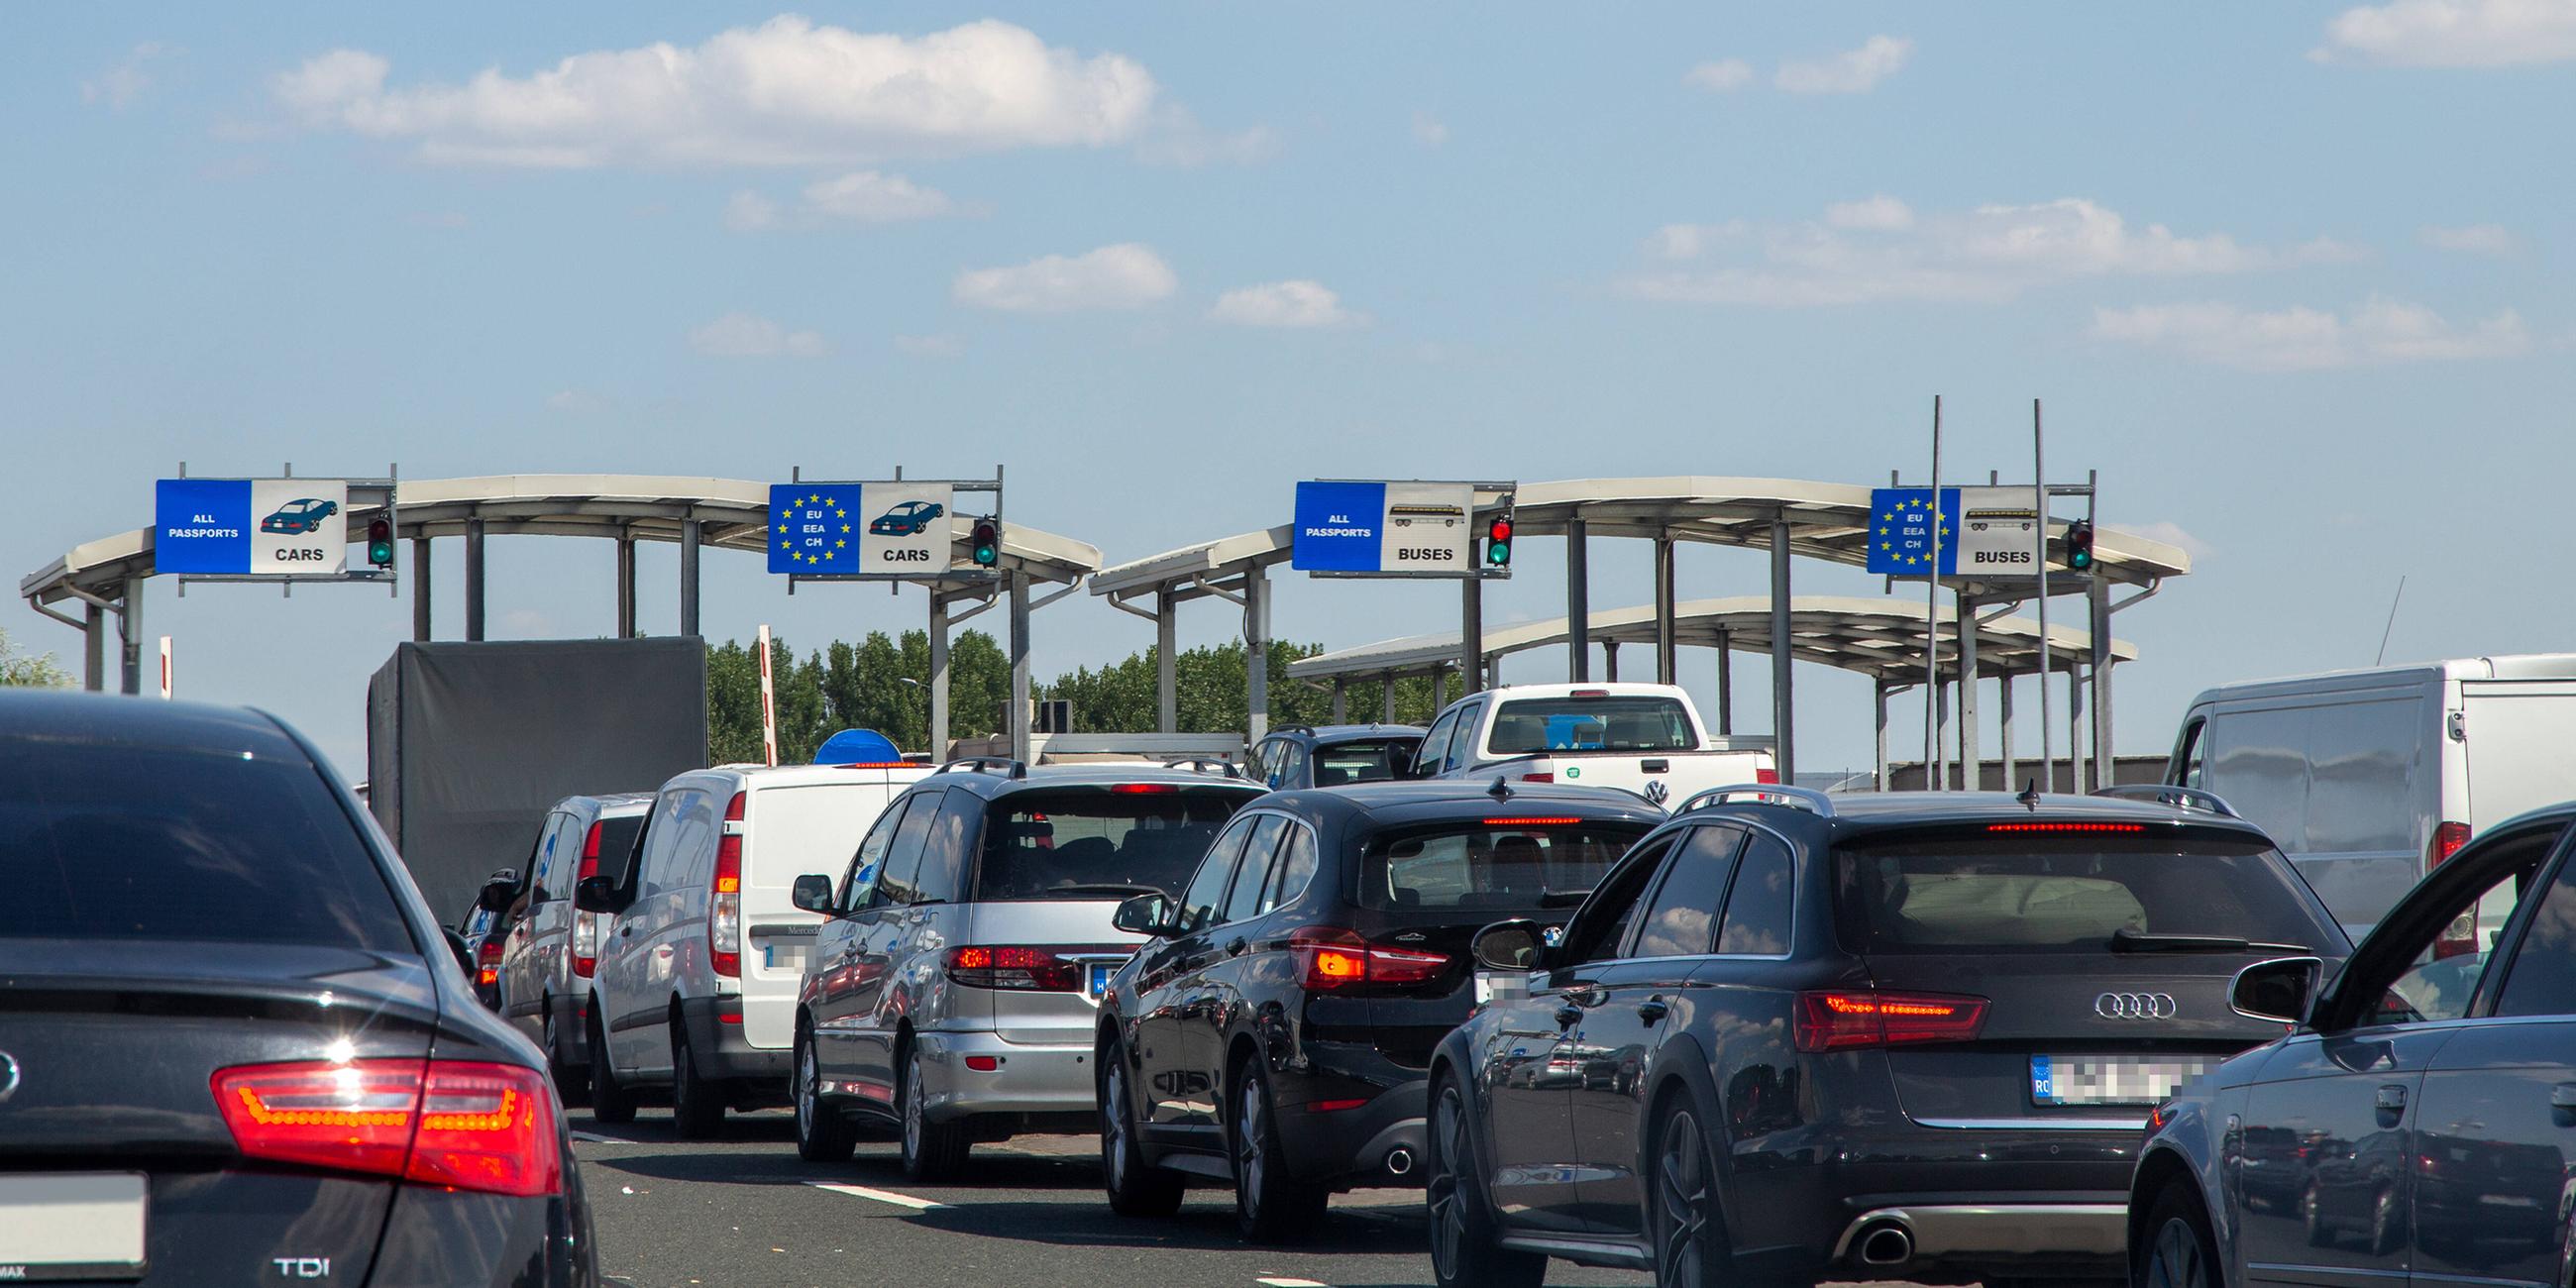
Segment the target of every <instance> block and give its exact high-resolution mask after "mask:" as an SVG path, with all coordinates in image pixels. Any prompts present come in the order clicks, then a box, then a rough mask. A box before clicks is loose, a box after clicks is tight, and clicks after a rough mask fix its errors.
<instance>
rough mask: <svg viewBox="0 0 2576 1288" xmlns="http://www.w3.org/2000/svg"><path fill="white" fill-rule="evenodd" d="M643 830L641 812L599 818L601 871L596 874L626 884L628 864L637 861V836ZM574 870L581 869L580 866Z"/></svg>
mask: <svg viewBox="0 0 2576 1288" xmlns="http://www.w3.org/2000/svg"><path fill="white" fill-rule="evenodd" d="M643 830H644V816H643V815H641V814H629V815H627V816H626V817H624V818H604V819H601V820H599V871H598V872H597V873H596V874H595V875H598V876H603V877H606V878H608V879H609V880H610V881H612V882H615V883H617V884H619V885H624V884H625V883H626V865H627V864H629V863H632V862H634V861H635V836H636V834H637V833H639V832H642V831H643ZM573 870H574V871H576V872H578V871H580V869H579V868H575V869H573Z"/></svg>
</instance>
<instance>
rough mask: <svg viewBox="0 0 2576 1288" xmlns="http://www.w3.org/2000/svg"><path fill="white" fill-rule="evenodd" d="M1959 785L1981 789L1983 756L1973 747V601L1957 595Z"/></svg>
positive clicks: (1977, 630)
mask: <svg viewBox="0 0 2576 1288" xmlns="http://www.w3.org/2000/svg"><path fill="white" fill-rule="evenodd" d="M1957 620H1958V623H1959V782H1960V786H1961V787H1962V788H1964V789H1965V790H1967V791H1972V792H1973V791H1981V790H1983V789H1984V788H1985V785H1986V783H1985V775H1984V773H1983V772H1982V771H1983V769H1984V765H1983V763H1982V762H1983V760H1984V757H1983V756H1982V755H1981V754H1980V752H1981V750H1982V749H1981V748H1979V747H1978V746H1977V742H1978V739H1977V678H1978V677H1977V636H1978V635H1979V634H1981V633H1983V632H1982V628H1980V627H1979V626H1978V625H1977V601H1976V600H1974V599H1971V598H1969V597H1968V593H1967V592H1966V591H1961V592H1959V599H1958V618H1957Z"/></svg>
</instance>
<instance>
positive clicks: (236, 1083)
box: [209, 1059, 563, 1198]
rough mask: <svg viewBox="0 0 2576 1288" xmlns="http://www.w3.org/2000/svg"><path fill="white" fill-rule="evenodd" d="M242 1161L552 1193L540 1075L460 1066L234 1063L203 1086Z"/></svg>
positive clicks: (545, 1095)
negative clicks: (238, 1064) (259, 1161)
mask: <svg viewBox="0 0 2576 1288" xmlns="http://www.w3.org/2000/svg"><path fill="white" fill-rule="evenodd" d="M209 1086H210V1089H211V1090H212V1091H213V1093H214V1097H215V1108H216V1109H217V1111H218V1112H220V1113H221V1114H222V1115H223V1119H224V1126H225V1127H226V1128H227V1129H229V1130H230V1131H231V1132H232V1136H233V1144H234V1145H235V1146H236V1147H237V1148H239V1149H240V1150H241V1152H242V1154H243V1155H244V1156H245V1157H249V1158H257V1159H265V1160H268V1161H271V1162H280V1163H299V1164H304V1165H306V1166H311V1167H325V1168H331V1169H335V1170H339V1171H349V1172H366V1173H372V1174H374V1175H379V1176H396V1177H400V1178H402V1179H404V1180H407V1181H417V1182H420V1183H422V1184H427V1185H444V1186H450V1187H453V1188H456V1189H461V1190H479V1191H483V1192H486V1193H492V1194H510V1195H516V1196H519V1197H521V1198H529V1197H534V1196H537V1195H541V1194H552V1193H554V1192H555V1191H556V1190H557V1189H559V1188H561V1187H562V1182H563V1158H562V1156H561V1154H560V1153H559V1152H558V1151H557V1149H556V1143H555V1109H554V1103H555V1102H554V1095H553V1093H552V1092H551V1091H550V1090H549V1089H548V1088H547V1086H546V1082H545V1078H544V1075H542V1074H539V1073H537V1072H536V1071H535V1070H532V1069H522V1068H520V1067H518V1066H516V1065H506V1064H484V1063H479V1062H473V1061H463V1060H427V1061H423V1060H406V1059H385V1060H354V1061H350V1062H348V1063H346V1064H340V1063H333V1062H330V1061H310V1062H304V1063H294V1064H253V1065H240V1066H236V1067H234V1068H230V1069H218V1070H216V1071H215V1074H214V1077H213V1078H212V1079H211V1080H210V1084H209Z"/></svg>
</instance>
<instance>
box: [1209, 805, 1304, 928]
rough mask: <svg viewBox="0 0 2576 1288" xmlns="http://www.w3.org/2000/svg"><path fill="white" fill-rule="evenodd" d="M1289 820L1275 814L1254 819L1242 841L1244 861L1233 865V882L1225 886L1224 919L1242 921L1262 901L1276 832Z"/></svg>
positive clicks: (1276, 841) (1275, 853)
mask: <svg viewBox="0 0 2576 1288" xmlns="http://www.w3.org/2000/svg"><path fill="white" fill-rule="evenodd" d="M1287 827H1288V820H1287V819H1286V818H1284V817H1282V816H1280V815H1277V814H1263V815H1261V816H1259V817H1258V818H1256V819H1254V820H1253V823H1252V835H1251V836H1250V838H1249V839H1247V840H1246V841H1245V842H1244V843H1243V861H1242V862H1241V863H1239V864H1237V865H1236V866H1235V869H1234V883H1233V884H1232V885H1231V886H1228V887H1227V888H1226V894H1225V910H1224V915H1223V916H1222V917H1221V918H1220V920H1223V921H1241V920H1243V919H1244V918H1246V917H1250V916H1253V915H1255V914H1256V913H1257V912H1258V911H1259V908H1260V904H1261V889H1262V887H1263V886H1265V885H1268V884H1269V883H1270V865H1271V861H1272V860H1274V859H1276V858H1277V857H1278V856H1279V834H1280V833H1281V832H1283V831H1285V830H1287Z"/></svg>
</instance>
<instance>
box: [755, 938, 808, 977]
mask: <svg viewBox="0 0 2576 1288" xmlns="http://www.w3.org/2000/svg"><path fill="white" fill-rule="evenodd" d="M813 959H814V945H812V944H809V943H805V942H803V941H800V940H794V939H790V940H785V941H780V940H776V939H772V940H769V941H766V942H764V943H762V944H761V946H760V964H761V965H763V966H766V967H768V968H769V969H771V970H785V971H794V972H796V973H797V974H799V975H802V974H804V973H805V964H806V963H807V962H810V961H812V960H813Z"/></svg>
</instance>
